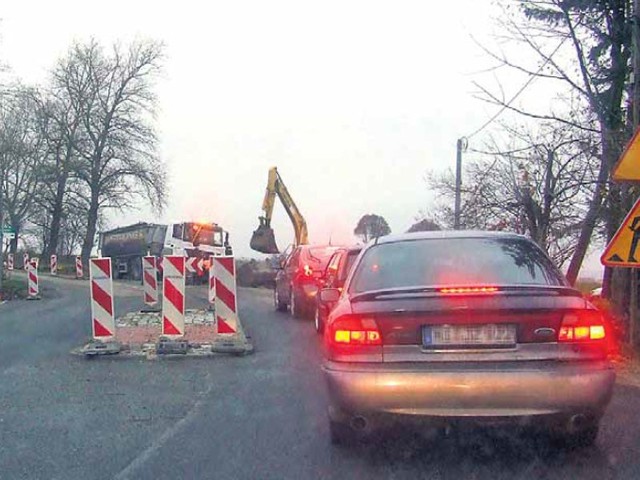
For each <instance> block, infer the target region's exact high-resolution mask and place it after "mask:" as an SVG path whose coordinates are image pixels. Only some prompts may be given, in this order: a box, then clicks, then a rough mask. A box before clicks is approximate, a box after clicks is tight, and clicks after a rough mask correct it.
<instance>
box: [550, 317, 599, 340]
mask: <svg viewBox="0 0 640 480" xmlns="http://www.w3.org/2000/svg"><path fill="white" fill-rule="evenodd" d="M606 336H607V329H606V327H605V322H604V318H603V317H602V315H601V313H600V312H599V311H597V310H584V311H578V312H571V313H567V314H565V315H564V317H563V318H562V324H561V325H560V332H559V333H558V341H559V342H593V341H598V340H604V339H605V338H606Z"/></svg>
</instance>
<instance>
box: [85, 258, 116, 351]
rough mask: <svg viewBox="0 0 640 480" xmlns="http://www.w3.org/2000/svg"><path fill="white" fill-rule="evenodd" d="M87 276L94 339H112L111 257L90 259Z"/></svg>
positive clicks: (113, 328)
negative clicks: (89, 283) (89, 285)
mask: <svg viewBox="0 0 640 480" xmlns="http://www.w3.org/2000/svg"><path fill="white" fill-rule="evenodd" d="M89 278H90V282H91V319H92V321H91V325H92V333H93V338H94V339H96V340H113V339H114V338H115V333H116V322H115V317H114V314H113V313H114V311H113V310H114V309H113V281H112V279H111V259H110V258H92V259H90V260H89Z"/></svg>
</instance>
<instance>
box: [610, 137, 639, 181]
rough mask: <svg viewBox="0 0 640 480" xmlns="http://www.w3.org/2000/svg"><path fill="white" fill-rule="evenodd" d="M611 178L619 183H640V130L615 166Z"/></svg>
mask: <svg viewBox="0 0 640 480" xmlns="http://www.w3.org/2000/svg"><path fill="white" fill-rule="evenodd" d="M611 178H612V179H613V180H617V181H636V182H640V129H638V130H637V131H636V133H635V135H634V136H633V138H631V141H630V142H629V143H628V144H627V147H626V148H625V149H624V152H623V153H622V156H621V157H620V159H619V160H618V162H617V163H616V164H615V165H614V167H613V172H612V173H611Z"/></svg>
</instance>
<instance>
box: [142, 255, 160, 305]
mask: <svg viewBox="0 0 640 480" xmlns="http://www.w3.org/2000/svg"><path fill="white" fill-rule="evenodd" d="M142 284H143V287H144V303H145V304H146V305H149V306H150V307H153V306H155V305H156V304H157V303H158V274H157V270H156V257H143V259H142Z"/></svg>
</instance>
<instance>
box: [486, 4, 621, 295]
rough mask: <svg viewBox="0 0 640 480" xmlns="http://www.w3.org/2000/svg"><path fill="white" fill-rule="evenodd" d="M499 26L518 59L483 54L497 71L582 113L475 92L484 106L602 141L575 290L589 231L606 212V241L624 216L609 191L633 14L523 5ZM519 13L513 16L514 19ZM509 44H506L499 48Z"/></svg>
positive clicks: (617, 8) (576, 257) (574, 269)
mask: <svg viewBox="0 0 640 480" xmlns="http://www.w3.org/2000/svg"><path fill="white" fill-rule="evenodd" d="M504 5H505V6H504V9H505V11H504V12H503V13H504V15H502V16H501V19H500V25H501V27H502V32H503V36H504V37H505V38H506V39H507V40H508V41H509V45H515V46H516V48H518V49H519V50H518V53H517V54H513V55H511V56H510V55H508V54H506V53H504V52H503V51H501V50H497V51H493V50H489V49H486V52H487V53H488V54H489V55H490V56H491V57H492V58H493V59H495V60H496V61H497V62H499V64H500V65H502V66H508V67H510V68H511V69H513V70H515V71H518V72H521V73H523V74H525V75H526V76H528V78H529V80H528V82H527V85H528V84H529V83H530V82H531V81H532V80H533V79H537V80H538V81H540V82H555V84H556V85H557V86H558V87H560V88H561V89H563V91H565V92H567V91H568V92H570V93H569V94H568V95H569V96H570V97H571V98H572V99H575V100H577V101H578V103H579V105H582V106H583V107H582V108H580V106H579V105H578V108H570V109H561V110H560V111H553V109H551V110H544V109H543V110H539V109H536V108H535V107H526V106H522V105H520V104H517V103H515V102H514V101H513V98H514V97H511V98H510V97H508V96H506V95H505V94H504V92H502V91H501V89H498V91H496V90H495V89H489V88H486V87H484V86H483V85H480V84H478V87H479V88H480V91H481V95H480V96H481V98H483V99H485V100H486V101H489V102H492V103H495V104H497V105H500V106H501V107H502V108H504V109H509V110H512V111H514V112H517V113H519V114H521V115H525V116H527V117H529V118H533V119H539V120H553V121H555V122H557V123H558V124H563V125H570V126H572V127H575V128H579V129H583V130H585V131H593V132H596V133H597V134H598V136H599V144H600V145H599V160H600V162H599V165H598V169H597V175H596V183H595V188H594V189H593V191H592V194H591V197H590V198H589V201H588V208H587V209H586V211H585V212H584V219H583V221H582V222H581V225H580V235H579V236H578V238H577V244H576V248H575V251H574V254H573V256H572V258H571V262H570V264H569V268H568V272H567V276H568V278H569V280H570V281H571V282H572V283H573V282H575V280H576V278H577V275H578V272H579V270H580V267H581V265H582V261H583V259H584V257H585V255H586V252H587V248H588V246H589V242H590V239H591V236H592V234H593V231H594V228H595V227H596V225H597V222H598V219H599V218H600V215H601V214H602V212H603V211H604V210H603V206H604V204H605V199H606V204H607V206H608V207H609V208H608V209H607V211H606V212H607V215H606V224H607V230H608V235H609V236H612V235H613V233H614V232H615V229H616V228H617V226H618V224H619V221H620V219H621V216H622V215H623V213H624V205H623V204H624V203H626V202H624V197H625V192H624V191H621V190H620V189H619V188H618V187H615V186H613V187H611V188H608V184H607V181H608V177H609V173H610V171H611V168H612V166H613V165H614V163H615V161H616V159H617V158H618V156H619V155H620V152H621V148H622V146H623V145H624V141H625V140H626V139H627V138H628V137H629V135H630V131H629V129H628V123H627V122H626V120H627V113H628V112H627V108H626V107H627V102H628V87H629V84H628V83H627V79H628V78H629V73H630V52H631V26H632V13H631V2H630V1H629V0H583V1H566V0H521V1H520V2H518V4H516V5H515V8H512V6H514V4H512V3H510V2H509V3H506V2H505V4H504ZM514 9H518V10H519V11H518V12H514V11H513V10H514ZM504 43H507V42H504ZM523 48H524V49H526V50H528V51H530V52H532V53H534V55H535V56H536V57H537V62H536V63H535V64H533V65H532V64H529V63H526V61H525V60H523V59H525V58H528V56H525V55H521V54H520V52H521V51H522V49H523Z"/></svg>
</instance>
